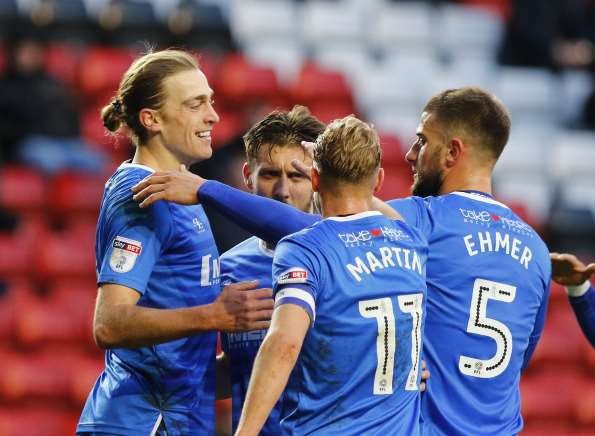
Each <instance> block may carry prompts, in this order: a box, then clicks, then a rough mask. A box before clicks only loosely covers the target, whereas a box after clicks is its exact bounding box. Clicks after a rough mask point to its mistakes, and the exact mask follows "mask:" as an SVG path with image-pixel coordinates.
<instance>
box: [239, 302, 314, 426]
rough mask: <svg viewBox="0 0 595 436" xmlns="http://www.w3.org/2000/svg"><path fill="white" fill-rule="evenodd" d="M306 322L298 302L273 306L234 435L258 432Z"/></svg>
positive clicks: (291, 364)
mask: <svg viewBox="0 0 595 436" xmlns="http://www.w3.org/2000/svg"><path fill="white" fill-rule="evenodd" d="M309 325H310V317H309V315H308V314H307V313H306V311H305V310H304V309H302V308H301V307H300V306H298V305H294V304H283V305H281V306H279V307H277V308H276V309H275V311H274V313H273V319H272V320H271V327H270V328H269V331H268V333H267V335H266V337H265V338H264V341H263V343H262V345H261V346H260V350H259V351H258V355H257V356H256V361H255V362H254V369H253V370H252V376H251V377H250V385H249V387H248V394H247V397H246V401H245V402H244V407H243V409H242V416H241V417H240V422H239V424H238V429H237V432H236V435H258V433H259V431H260V429H261V428H262V426H263V425H264V423H265V422H266V420H267V417H268V416H269V414H270V412H271V410H272V409H273V407H274V406H275V404H276V403H277V401H278V399H279V397H280V396H281V393H282V392H283V390H284V389H285V385H286V384H287V380H288V379H289V375H290V373H291V370H292V369H293V367H294V366H295V362H296V360H297V358H298V355H299V352H300V350H301V348H302V344H303V342H304V338H305V336H306V333H307V331H308V327H309Z"/></svg>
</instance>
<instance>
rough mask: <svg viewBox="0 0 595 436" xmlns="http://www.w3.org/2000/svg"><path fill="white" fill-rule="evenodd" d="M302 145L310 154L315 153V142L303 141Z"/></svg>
mask: <svg viewBox="0 0 595 436" xmlns="http://www.w3.org/2000/svg"><path fill="white" fill-rule="evenodd" d="M301 145H302V147H303V149H304V150H305V151H306V152H307V153H308V154H309V155H310V156H312V155H314V147H316V143H315V142H309V141H302V142H301Z"/></svg>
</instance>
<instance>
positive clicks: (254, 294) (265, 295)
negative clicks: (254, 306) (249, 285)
mask: <svg viewBox="0 0 595 436" xmlns="http://www.w3.org/2000/svg"><path fill="white" fill-rule="evenodd" d="M248 297H249V298H252V299H255V300H262V299H266V300H272V297H273V290H272V289H271V288H262V289H256V290H254V291H250V292H249V293H248Z"/></svg>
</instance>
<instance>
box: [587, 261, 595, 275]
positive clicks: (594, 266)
mask: <svg viewBox="0 0 595 436" xmlns="http://www.w3.org/2000/svg"><path fill="white" fill-rule="evenodd" d="M585 272H586V273H588V274H589V275H592V274H595V263H590V264H589V265H587V268H585Z"/></svg>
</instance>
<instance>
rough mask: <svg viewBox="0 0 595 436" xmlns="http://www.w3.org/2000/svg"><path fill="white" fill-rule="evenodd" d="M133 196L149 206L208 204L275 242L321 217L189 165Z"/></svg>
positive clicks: (157, 177)
mask: <svg viewBox="0 0 595 436" xmlns="http://www.w3.org/2000/svg"><path fill="white" fill-rule="evenodd" d="M132 191H133V192H134V193H135V194H134V197H133V199H134V200H135V201H138V202H140V207H141V208H145V207H148V206H150V205H151V204H153V203H155V202H156V201H158V200H167V201H172V202H174V203H179V204H186V205H189V204H197V203H198V202H199V200H200V202H201V203H203V204H207V205H209V206H211V207H213V208H215V209H216V210H217V211H218V212H220V213H221V214H222V215H223V216H225V217H226V218H228V219H230V220H231V221H233V222H235V223H236V224H237V225H239V226H240V227H243V228H244V229H245V230H246V231H248V232H249V233H251V234H253V235H255V236H257V237H259V238H261V239H263V240H265V241H268V242H272V243H277V242H278V241H279V240H280V239H281V238H283V237H284V236H287V235H289V234H291V233H295V232H297V231H299V230H301V229H303V228H305V227H309V226H310V225H312V224H314V223H315V222H317V221H319V220H320V217H319V216H317V215H312V214H309V213H305V212H302V211H300V210H297V209H295V208H294V207H292V206H289V205H287V204H284V203H281V202H279V201H276V200H271V199H269V198H265V197H260V196H258V195H254V194H249V193H247V192H244V191H240V190H239V189H235V188H232V187H230V186H227V185H225V184H223V183H219V182H216V181H212V180H206V179H203V178H202V177H199V176H197V175H195V174H192V173H191V172H189V171H187V170H186V169H185V168H183V166H182V168H181V170H180V171H171V172H157V173H154V174H153V175H151V176H149V177H146V178H145V179H143V180H142V181H141V182H139V183H138V184H137V185H136V186H134V187H133V188H132Z"/></svg>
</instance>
